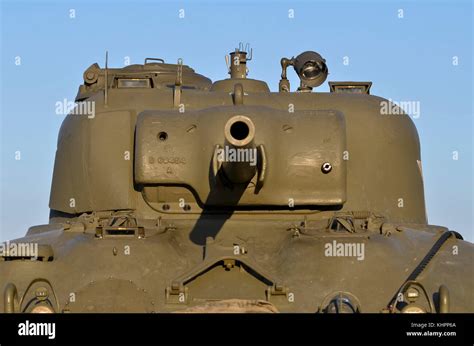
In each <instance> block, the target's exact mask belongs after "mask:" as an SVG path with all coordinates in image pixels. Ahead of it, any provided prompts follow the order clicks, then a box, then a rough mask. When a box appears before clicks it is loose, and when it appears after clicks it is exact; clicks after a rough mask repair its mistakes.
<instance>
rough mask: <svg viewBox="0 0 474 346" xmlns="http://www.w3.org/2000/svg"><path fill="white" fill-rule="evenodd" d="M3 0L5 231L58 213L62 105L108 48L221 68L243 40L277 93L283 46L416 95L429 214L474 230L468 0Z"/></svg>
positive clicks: (333, 72)
mask: <svg viewBox="0 0 474 346" xmlns="http://www.w3.org/2000/svg"><path fill="white" fill-rule="evenodd" d="M0 1H1V32H0V43H1V71H0V73H1V76H0V77H1V92H0V94H1V100H0V103H1V108H0V111H1V132H0V133H1V141H0V145H1V148H0V152H1V155H2V156H1V166H0V178H1V180H0V182H1V199H0V240H6V239H12V238H17V237H20V236H22V235H23V234H24V233H25V232H26V230H27V228H28V227H29V226H31V225H36V224H42V223H47V221H48V212H49V209H48V200H49V190H50V186H51V176H52V169H53V162H54V154H55V150H56V141H57V133H58V130H59V127H60V125H61V122H62V120H63V118H64V116H63V115H57V114H56V113H55V104H56V102H58V101H62V100H63V99H68V100H73V99H74V97H75V95H76V92H77V88H78V86H79V84H80V83H82V73H83V71H84V70H85V69H86V68H87V67H88V66H89V65H90V64H92V63H94V62H98V63H99V64H100V65H101V66H103V62H104V55H105V51H106V50H108V51H109V64H110V65H109V66H111V67H118V66H123V65H124V62H125V59H126V57H129V58H130V61H131V63H142V62H143V59H144V58H146V57H160V58H164V59H165V60H166V61H169V62H175V61H176V60H177V59H178V58H183V59H184V63H185V64H188V65H190V66H191V67H193V68H194V69H195V70H196V71H197V72H198V73H201V74H204V75H206V76H208V77H209V78H211V79H212V80H218V79H223V78H226V77H227V76H226V68H225V62H224V55H225V54H226V53H228V52H230V51H231V50H233V49H234V48H235V47H236V45H238V42H241V41H242V42H249V43H250V44H251V46H252V47H253V49H254V59H253V61H252V62H251V63H250V65H249V68H250V75H249V77H251V78H255V79H263V80H265V81H267V82H268V84H269V85H270V88H271V89H272V90H273V91H276V90H277V86H278V80H279V74H280V63H279V61H280V58H281V57H283V56H287V57H291V56H293V55H297V54H299V53H300V52H303V51H305V50H315V51H317V52H319V53H321V54H322V55H323V56H324V57H325V58H326V61H327V64H328V67H329V71H330V76H329V80H361V81H365V80H371V81H372V82H373V86H372V93H373V94H376V95H379V96H383V97H386V98H391V99H392V100H395V101H397V100H402V101H419V102H420V107H421V108H420V110H421V114H420V117H419V118H418V119H415V120H414V121H415V124H416V126H417V128H418V132H419V135H420V140H421V148H422V160H423V173H424V182H425V197H426V201H427V211H428V218H429V222H430V223H431V224H438V225H443V226H447V227H449V228H450V229H454V230H457V231H459V232H461V233H462V234H463V235H464V237H465V238H466V239H468V240H470V241H473V239H474V236H473V235H474V231H473V216H472V215H473V204H472V199H473V198H472V197H473V184H472V183H473V178H472V176H473V167H472V162H473V150H472V149H473V143H472V134H473V125H472V124H473V122H472V115H473V113H472V110H473V103H472V92H473V90H472V60H473V57H472V39H473V37H472V32H473V27H472V15H473V11H472V2H471V1H453V0H447V1H433V2H428V1H416V2H415V1H383V2H376V1H357V0H356V1H258V2H257V1H228V2H223V1H217V0H216V1H166V2H158V1H156V2H155V1H154V2H151V1H109V2H106V1H81V2H77V1H62V2H59V1H41V0H39V1H6V0H0ZM181 9H183V10H184V18H180V16H179V14H180V13H181V14H182V13H183V12H180V10H181ZM71 10H74V12H72V11H71ZM290 10H293V11H294V18H289V14H290ZM400 10H403V18H399V17H400V14H401V12H400ZM73 13H74V15H75V16H74V18H71V15H72V14H73ZM18 57H19V58H20V59H21V63H20V64H18ZM344 57H348V58H349V64H348V65H344V63H343V62H344ZM453 57H457V62H458V64H457V65H456V64H453V61H454V60H455V59H456V58H453ZM290 80H291V81H292V85H296V84H297V82H296V80H295V77H294V74H293V73H291V74H290ZM319 90H321V91H327V90H328V87H327V85H326V84H325V85H324V86H322V87H320V88H319ZM18 151H19V152H20V155H21V157H20V158H21V159H20V160H16V159H15V155H16V154H17V152H18ZM454 151H457V153H458V160H453V152H454Z"/></svg>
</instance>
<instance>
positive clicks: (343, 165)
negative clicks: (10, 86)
mask: <svg viewBox="0 0 474 346" xmlns="http://www.w3.org/2000/svg"><path fill="white" fill-rule="evenodd" d="M251 60H252V51H251V50H250V49H249V47H248V46H247V45H246V46H244V45H239V48H237V49H235V50H234V51H232V52H231V53H230V54H229V55H227V56H226V62H227V72H228V74H229V76H228V78H227V79H223V80H219V81H216V82H214V83H213V82H212V81H211V80H210V79H209V78H207V77H205V76H202V75H200V74H198V73H196V72H195V71H194V70H193V69H192V68H191V67H189V66H187V65H184V64H183V61H182V60H181V59H179V60H178V61H177V63H176V64H169V63H165V62H164V61H163V60H162V59H154V58H147V59H145V61H144V64H142V65H141V64H137V65H130V66H126V67H124V68H109V67H108V66H107V60H106V64H105V67H104V68H101V67H100V66H99V65H98V64H93V65H91V66H90V67H89V68H87V70H86V71H85V72H84V75H83V77H84V83H83V84H82V85H81V86H80V87H79V91H78V94H77V97H76V104H75V107H74V109H73V110H72V111H71V113H70V114H69V115H67V116H66V118H65V119H64V122H63V124H62V126H61V129H60V132H59V137H58V144H57V151H56V158H55V165H54V173H53V179H52V187H51V195H50V201H49V207H50V210H51V211H50V219H49V223H48V224H46V225H39V226H33V227H31V228H29V229H28V231H27V232H26V235H25V236H24V237H23V238H20V239H16V240H12V241H8V242H6V243H4V244H2V249H1V250H2V252H1V258H0V259H1V260H0V287H1V288H2V294H3V299H1V300H0V311H4V312H9V313H11V312H31V313H60V312H91V313H92V312H305V313H315V312H319V313H360V312H380V313H424V312H427V313H446V312H473V311H474V299H473V295H472V292H474V287H473V286H474V284H473V282H474V280H473V275H472V273H473V267H472V263H473V254H474V251H473V250H474V249H473V244H471V243H469V242H467V241H464V240H463V238H462V236H461V235H460V234H459V233H457V232H455V231H452V230H449V229H448V228H446V227H442V226H436V225H430V224H428V221H427V215H426V211H425V201H424V191H423V176H422V169H421V157H420V143H419V139H418V134H417V130H416V128H415V125H414V123H413V122H412V120H411V118H410V117H409V116H408V115H407V114H405V113H404V112H403V110H402V109H401V108H400V107H398V106H397V105H395V104H393V103H391V102H390V101H388V100H387V99H384V98H381V97H378V96H374V95H371V94H370V87H371V84H372V83H371V82H363V81H359V82H351V81H338V82H329V87H330V91H329V92H314V91H313V89H315V88H317V87H318V86H320V85H322V84H323V83H324V82H325V81H326V79H327V76H328V73H329V72H328V66H327V64H326V61H325V59H324V58H323V57H322V56H321V55H320V54H318V53H316V52H304V53H302V54H300V55H298V56H296V57H293V58H285V57H284V58H282V59H281V80H280V83H279V85H278V91H277V92H271V91H270V89H269V87H268V85H267V83H266V82H264V81H261V80H255V79H251V78H248V74H249V69H248V66H247V65H248V63H249V61H251ZM292 70H293V71H294V73H296V75H297V76H298V78H299V80H300V83H299V85H298V86H296V87H292V86H291V85H290V81H289V79H288V73H293V72H291V71H292ZM223 72H225V71H223ZM446 203H447V202H446Z"/></svg>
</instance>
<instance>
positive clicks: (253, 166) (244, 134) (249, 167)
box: [222, 115, 257, 184]
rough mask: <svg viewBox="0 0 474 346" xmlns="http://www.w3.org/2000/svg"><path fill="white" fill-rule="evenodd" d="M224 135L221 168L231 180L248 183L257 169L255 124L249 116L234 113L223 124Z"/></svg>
mask: <svg viewBox="0 0 474 346" xmlns="http://www.w3.org/2000/svg"><path fill="white" fill-rule="evenodd" d="M224 135H225V143H224V148H223V153H222V154H223V155H222V169H223V170H224V173H225V175H226V177H227V178H228V179H229V180H230V181H231V182H233V183H236V184H244V183H248V182H249V181H250V180H251V179H252V178H253V176H254V175H255V173H256V171H257V148H256V147H255V143H254V137H255V125H254V124H253V122H252V120H250V118H248V117H246V116H243V115H236V116H234V117H232V118H230V119H229V120H228V121H227V123H226V124H225V127H224Z"/></svg>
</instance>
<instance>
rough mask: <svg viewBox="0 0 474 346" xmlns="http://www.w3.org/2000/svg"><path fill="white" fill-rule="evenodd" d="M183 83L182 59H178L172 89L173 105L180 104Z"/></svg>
mask: <svg viewBox="0 0 474 346" xmlns="http://www.w3.org/2000/svg"><path fill="white" fill-rule="evenodd" d="M182 85H183V59H181V58H179V59H178V67H177V69H176V81H175V83H174V90H173V107H174V108H178V107H179V105H180V104H181V92H182V88H181V87H182Z"/></svg>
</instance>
